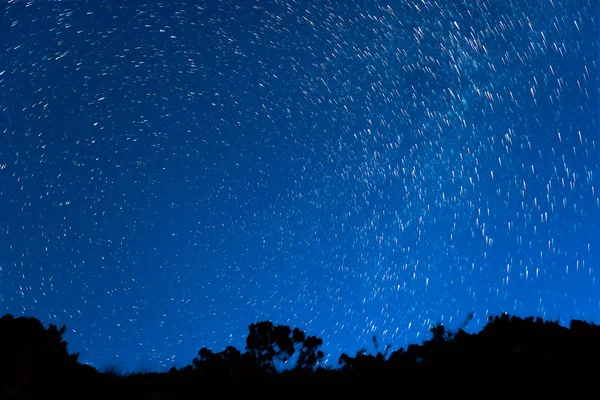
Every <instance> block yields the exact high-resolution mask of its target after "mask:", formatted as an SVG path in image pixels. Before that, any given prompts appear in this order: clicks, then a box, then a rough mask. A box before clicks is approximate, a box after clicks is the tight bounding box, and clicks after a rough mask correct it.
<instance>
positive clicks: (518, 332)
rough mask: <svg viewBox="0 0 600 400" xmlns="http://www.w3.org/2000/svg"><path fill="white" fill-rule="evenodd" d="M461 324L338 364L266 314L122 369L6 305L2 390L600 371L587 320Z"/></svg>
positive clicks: (499, 379)
mask: <svg viewBox="0 0 600 400" xmlns="http://www.w3.org/2000/svg"><path fill="white" fill-rule="evenodd" d="M467 322H468V321H467ZM465 325H466V322H465ZM463 328H464V327H463ZM463 328H461V329H458V330H457V331H448V330H447V329H446V328H445V326H444V325H441V324H438V325H436V326H433V327H432V328H431V334H432V336H431V338H430V339H428V340H426V341H425V342H423V343H422V344H412V345H409V346H408V347H407V348H406V349H404V348H402V349H399V350H395V351H391V352H390V350H391V349H390V347H389V346H386V347H385V349H383V351H380V347H379V344H378V342H377V339H376V338H375V337H374V338H373V342H374V345H375V349H376V354H368V353H367V352H366V351H365V350H364V349H362V350H359V351H358V352H357V353H356V354H355V355H348V354H342V355H341V356H340V358H339V362H338V364H339V366H338V367H331V366H327V367H324V366H322V365H321V363H322V360H323V357H324V353H323V351H322V350H321V346H322V344H323V341H322V340H321V339H320V338H317V337H315V336H308V335H307V334H306V333H305V332H303V331H302V330H300V329H298V328H294V329H292V328H290V327H288V326H285V325H274V324H273V323H272V322H270V321H262V322H258V323H255V324H251V325H250V326H249V329H248V337H247V339H246V347H245V349H244V350H243V351H241V350H238V349H237V348H235V347H231V346H230V347H227V348H226V349H224V350H223V351H220V352H213V351H212V350H210V349H208V348H206V347H203V348H201V349H200V350H199V352H198V356H197V357H195V358H194V359H193V360H192V362H191V363H190V364H189V365H187V366H185V367H183V368H172V369H171V370H170V371H168V372H165V373H157V372H149V373H134V374H129V375H119V374H117V373H115V371H113V370H109V371H105V372H102V373H101V372H99V371H97V370H96V369H95V368H93V367H90V366H86V365H82V364H81V363H79V361H78V354H77V353H75V354H71V353H69V352H68V349H67V343H66V341H65V340H64V339H63V334H64V333H65V330H66V327H65V326H63V327H61V328H58V327H57V326H55V325H52V324H50V325H49V327H48V328H45V327H44V326H43V325H42V323H41V322H40V321H39V320H37V319H35V318H32V317H19V318H15V317H13V316H12V315H5V316H3V317H2V318H0V374H1V375H0V383H1V389H2V392H1V394H2V398H5V399H26V398H27V399H47V398H56V399H60V398H92V397H93V398H108V397H113V398H114V397H117V398H125V397H126V398H144V399H150V398H152V399H163V398H165V399H167V398H169V399H170V398H197V397H198V394H199V393H200V392H201V391H202V390H203V389H202V388H204V387H205V386H206V385H212V384H243V385H246V386H247V387H248V388H251V387H252V386H250V385H255V384H257V383H278V384H281V383H296V384H303V383H309V384H313V383H322V384H324V383H331V384H349V383H359V384H368V385H378V384H382V383H386V384H389V383H394V384H402V385H408V386H410V385H411V384H414V383H415V382H432V383H434V382H439V380H440V379H446V380H447V379H448V378H452V380H453V381H454V382H456V383H457V384H458V382H468V381H470V380H472V379H474V377H478V378H477V379H482V377H486V376H487V377H488V379H489V378H493V379H494V382H495V383H496V384H500V383H501V384H502V385H501V386H502V387H505V388H506V387H507V386H508V385H513V384H516V385H519V384H521V385H522V384H525V383H528V382H529V383H531V382H535V381H536V379H537V380H539V379H542V378H543V379H544V381H545V382H546V383H553V384H556V383H557V382H565V380H567V379H568V378H569V377H576V376H579V377H583V376H587V375H589V374H590V373H591V372H592V371H594V372H595V369H596V364H597V360H598V356H600V326H597V325H595V324H593V323H588V322H585V321H579V320H573V321H572V322H571V323H570V326H569V327H565V326H562V325H560V324H559V323H558V322H552V321H545V320H542V319H541V318H535V319H534V318H533V317H529V318H520V317H515V316H509V315H507V314H502V315H499V316H495V317H490V318H489V320H488V323H487V325H486V326H485V327H484V328H483V329H482V330H481V331H480V332H478V333H472V334H470V333H467V332H466V331H465V330H464V329H463ZM538 383H539V382H538ZM408 386H407V387H408ZM538 394H539V393H538Z"/></svg>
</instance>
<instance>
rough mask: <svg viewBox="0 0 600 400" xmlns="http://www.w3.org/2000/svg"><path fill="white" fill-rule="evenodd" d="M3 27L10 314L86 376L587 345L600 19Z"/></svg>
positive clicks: (549, 11)
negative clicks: (506, 319) (555, 323)
mask: <svg viewBox="0 0 600 400" xmlns="http://www.w3.org/2000/svg"><path fill="white" fill-rule="evenodd" d="M1 7H2V8H1V11H0V16H1V18H2V24H1V32H0V44H1V48H0V50H1V53H0V305H1V307H0V310H1V311H2V312H3V314H5V313H11V314H13V315H15V316H16V315H27V316H34V317H36V318H39V319H40V320H42V321H43V322H44V323H45V324H47V323H57V324H60V325H62V324H66V325H67V328H68V332H67V334H66V337H65V338H66V340H67V341H68V342H69V349H70V350H71V351H78V352H80V353H81V357H80V359H81V361H83V362H87V363H90V364H91V365H94V366H96V367H99V368H102V367H105V366H107V365H116V366H118V367H119V368H122V369H124V370H144V369H149V370H163V369H165V368H170V367H171V366H174V365H176V366H183V365H186V364H188V363H190V362H191V360H192V358H193V357H194V356H195V355H196V353H197V351H198V350H199V349H200V348H201V347H203V346H206V347H209V348H212V349H213V350H215V351H220V350H222V349H223V348H225V347H226V346H228V345H234V346H236V347H238V348H243V346H244V339H245V337H246V334H247V327H248V325H249V324H250V323H252V322H257V321H262V320H265V319H270V320H273V321H274V322H275V323H278V324H288V325H290V326H298V327H300V328H301V329H303V330H305V331H306V332H307V333H309V334H313V335H317V336H319V337H321V338H323V340H324V344H323V349H324V350H325V352H326V353H327V359H328V361H327V362H328V363H329V364H331V365H335V364H336V363H337V358H338V357H339V355H340V354H341V353H342V352H347V353H349V354H355V352H356V351H358V350H359V349H360V348H362V347H364V348H366V349H368V350H372V346H373V344H372V342H371V339H372V337H373V335H376V336H377V337H378V340H379V341H380V342H381V343H385V344H387V343H389V344H391V345H392V347H393V348H394V349H397V348H400V347H402V346H406V345H407V344H409V343H418V342H420V341H422V340H423V339H424V338H428V337H429V336H428V335H429V333H428V330H429V327H430V326H431V325H433V324H436V323H438V322H443V323H444V324H446V326H448V327H449V328H458V327H460V326H461V324H462V323H463V321H465V319H466V318H467V316H468V315H469V313H473V315H474V318H473V320H472V321H470V322H469V325H468V327H467V329H468V330H472V331H476V330H478V329H480V328H481V327H482V326H483V324H485V321H486V320H487V317H488V316H489V315H497V314H499V313H501V312H509V313H511V314H513V315H522V316H529V315H533V316H541V317H544V318H547V319H550V320H560V321H561V322H563V323H566V322H568V321H570V320H571V319H573V318H577V319H586V320H589V321H596V322H600V295H599V294H598V293H599V292H598V286H597V282H596V278H597V277H598V272H599V271H598V267H599V262H600V251H599V249H600V234H598V228H599V227H600V193H599V190H600V188H599V187H598V174H599V173H600V172H599V171H598V166H599V160H600V149H599V148H598V145H599V143H598V141H599V139H600V136H599V126H598V112H599V108H598V106H599V104H600V103H599V100H598V94H599V91H600V90H599V82H598V60H599V56H598V41H599V39H598V37H599V36H598V12H597V9H598V2H597V1H595V0H581V1H567V0H535V1H534V0H523V1H496V0H449V1H441V0H440V1H430V0H399V1H396V2H391V1H390V2H382V1H327V0H323V1H315V0H296V1H292V0H287V1H284V0H248V1H234V0H205V1H183V0H174V1H169V2H163V3H160V2H157V3H155V2H148V3H143V2H140V1H127V2H119V1H96V0H89V1H29V2H27V1H14V0H11V1H8V2H4V3H3V4H2V6H1Z"/></svg>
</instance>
